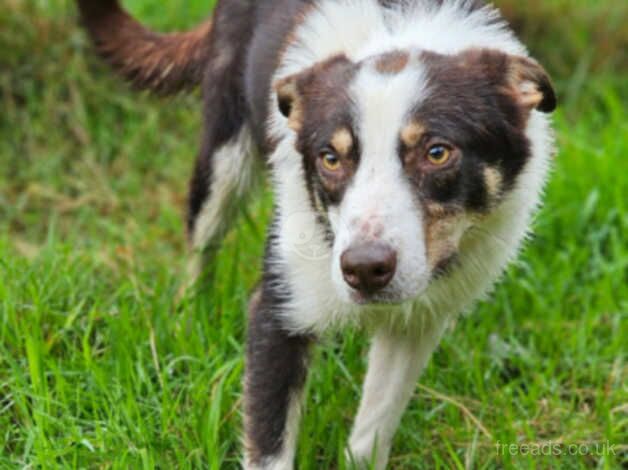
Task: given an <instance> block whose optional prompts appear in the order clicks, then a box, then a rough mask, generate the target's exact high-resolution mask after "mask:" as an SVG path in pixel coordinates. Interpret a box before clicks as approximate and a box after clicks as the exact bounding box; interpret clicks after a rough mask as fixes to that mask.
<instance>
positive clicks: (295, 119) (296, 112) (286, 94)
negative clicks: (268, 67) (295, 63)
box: [275, 74, 303, 132]
mask: <svg viewBox="0 0 628 470" xmlns="http://www.w3.org/2000/svg"><path fill="white" fill-rule="evenodd" d="M298 86H299V74H296V75H290V76H289V77H286V78H283V79H281V80H279V81H278V82H277V83H275V92H276V93H277V103H278V105H279V112H281V114H282V115H284V116H285V117H287V118H288V127H290V129H292V130H293V131H295V132H299V131H300V130H301V126H302V125H303V102H302V97H301V95H300V93H299V88H298Z"/></svg>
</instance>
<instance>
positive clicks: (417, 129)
mask: <svg viewBox="0 0 628 470" xmlns="http://www.w3.org/2000/svg"><path fill="white" fill-rule="evenodd" d="M423 134H425V127H424V126H423V125H422V124H421V123H418V122H416V121H415V122H411V123H410V124H408V125H407V126H406V127H404V128H403V129H402V130H401V142H403V144H404V145H405V146H406V147H408V148H412V147H415V146H416V145H418V143H419V142H420V141H421V137H423Z"/></svg>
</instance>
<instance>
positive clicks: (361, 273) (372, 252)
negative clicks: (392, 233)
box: [340, 243, 397, 294]
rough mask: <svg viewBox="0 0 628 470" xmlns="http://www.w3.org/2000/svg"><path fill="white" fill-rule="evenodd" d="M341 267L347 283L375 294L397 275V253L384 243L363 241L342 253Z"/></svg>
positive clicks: (362, 290)
mask: <svg viewBox="0 0 628 470" xmlns="http://www.w3.org/2000/svg"><path fill="white" fill-rule="evenodd" d="M340 267H341V268H342V275H343V277H344V278H345V281H346V282H347V284H349V285H350V286H351V287H353V288H354V289H355V290H357V291H359V292H361V293H363V294H373V293H375V292H377V291H378V290H381V289H383V288H384V287H386V286H387V285H388V284H389V283H390V281H391V280H392V278H393V276H394V275H395V270H396V269H397V253H395V250H393V249H392V248H391V247H389V246H388V245H386V244H384V243H363V244H361V245H357V246H354V247H351V248H349V249H348V250H347V251H345V252H344V253H343V254H342V256H341V257H340Z"/></svg>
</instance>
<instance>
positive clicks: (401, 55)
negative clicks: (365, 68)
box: [375, 51, 410, 75]
mask: <svg viewBox="0 0 628 470" xmlns="http://www.w3.org/2000/svg"><path fill="white" fill-rule="evenodd" d="M409 60H410V55H409V54H408V53H407V52H405V51H394V52H389V53H388V54H384V55H382V56H381V57H379V58H378V59H377V62H376V63H375V69H376V70H377V71H378V72H379V73H381V74H384V75H395V74H398V73H399V72H401V71H402V70H403V69H405V68H406V66H407V65H408V62H409Z"/></svg>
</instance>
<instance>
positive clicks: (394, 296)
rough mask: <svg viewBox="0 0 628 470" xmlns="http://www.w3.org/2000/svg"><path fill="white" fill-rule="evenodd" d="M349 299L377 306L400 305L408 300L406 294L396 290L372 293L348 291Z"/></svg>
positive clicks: (364, 304)
mask: <svg viewBox="0 0 628 470" xmlns="http://www.w3.org/2000/svg"><path fill="white" fill-rule="evenodd" d="M350 298H351V300H352V301H353V302H354V303H355V304H357V305H360V306H378V305H401V304H403V303H404V302H407V301H408V300H410V298H408V297H407V296H404V295H401V294H400V293H397V292H393V291H390V292H386V291H382V292H377V293H374V294H366V293H363V292H359V291H356V290H352V291H351V293H350Z"/></svg>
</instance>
